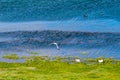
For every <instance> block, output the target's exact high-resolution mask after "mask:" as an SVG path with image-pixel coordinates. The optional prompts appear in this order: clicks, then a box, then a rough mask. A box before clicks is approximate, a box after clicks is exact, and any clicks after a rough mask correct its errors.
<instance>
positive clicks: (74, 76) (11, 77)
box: [0, 56, 120, 80]
mask: <svg viewBox="0 0 120 80" xmlns="http://www.w3.org/2000/svg"><path fill="white" fill-rule="evenodd" d="M22 58H23V59H26V62H24V63H7V62H0V79H1V80H120V61H119V60H114V61H115V64H112V63H111V62H109V63H108V61H109V60H110V61H111V59H109V58H107V59H105V63H103V64H98V63H97V62H96V60H97V59H88V60H87V59H86V61H88V62H89V61H91V60H92V61H94V62H96V64H91V65H88V64H84V63H83V62H80V63H76V62H72V63H68V60H67V59H68V58H72V59H71V61H73V60H74V58H75V57H65V58H61V57H54V58H53V59H50V58H49V57H47V56H30V57H27V56H24V57H22Z"/></svg>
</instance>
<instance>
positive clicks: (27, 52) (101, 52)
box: [0, 46, 120, 62]
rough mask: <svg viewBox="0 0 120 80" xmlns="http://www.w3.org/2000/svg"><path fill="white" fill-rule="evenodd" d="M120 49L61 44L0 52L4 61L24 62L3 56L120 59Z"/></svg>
mask: <svg viewBox="0 0 120 80" xmlns="http://www.w3.org/2000/svg"><path fill="white" fill-rule="evenodd" d="M31 52H37V53H38V54H31ZM119 52H120V49H118V48H117V47H116V48H115V47H114V48H113V47H111V46H108V47H101V48H89V49H85V48H81V47H79V46H61V47H60V50H57V49H56V47H46V48H38V49H27V48H26V49H21V50H19V51H17V50H14V51H10V50H9V51H5V50H4V51H1V52H0V61H4V62H24V60H23V59H18V60H9V59H3V58H2V56H3V55H6V54H12V53H15V54H17V55H18V56H19V57H22V56H32V55H39V56H49V57H54V56H61V57H65V56H77V57H80V58H89V57H90V58H97V57H105V58H110V57H112V58H114V59H120V53H119Z"/></svg>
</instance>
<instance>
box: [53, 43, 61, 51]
mask: <svg viewBox="0 0 120 80" xmlns="http://www.w3.org/2000/svg"><path fill="white" fill-rule="evenodd" d="M51 44H54V45H55V46H56V47H57V49H58V50H60V48H59V46H58V44H57V43H56V42H53V43H51Z"/></svg>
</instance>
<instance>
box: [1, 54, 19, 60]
mask: <svg viewBox="0 0 120 80" xmlns="http://www.w3.org/2000/svg"><path fill="white" fill-rule="evenodd" d="M2 58H5V59H13V60H17V59H19V56H18V55H17V54H7V55H3V56H2Z"/></svg>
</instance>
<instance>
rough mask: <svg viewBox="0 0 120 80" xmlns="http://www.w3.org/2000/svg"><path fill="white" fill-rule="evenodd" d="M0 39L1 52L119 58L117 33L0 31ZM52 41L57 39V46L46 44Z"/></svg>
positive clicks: (0, 53) (119, 48)
mask: <svg viewBox="0 0 120 80" xmlns="http://www.w3.org/2000/svg"><path fill="white" fill-rule="evenodd" d="M0 39H1V40H0V55H1V56H2V55H4V54H11V53H16V54H18V55H19V56H30V55H33V54H30V53H31V52H38V55H42V56H50V57H52V56H80V57H81V58H87V57H91V58H96V57H100V56H102V57H113V58H115V59H120V33H95V32H94V33H91V32H70V31H18V32H3V33H0ZM52 42H57V43H58V45H59V46H60V50H57V49H56V46H55V45H50V43H52ZM84 53H85V54H86V55H84ZM1 60H3V59H1ZM3 61H4V60H3ZM5 61H6V60H5ZM18 61H19V60H18ZM20 61H21V59H20Z"/></svg>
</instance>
